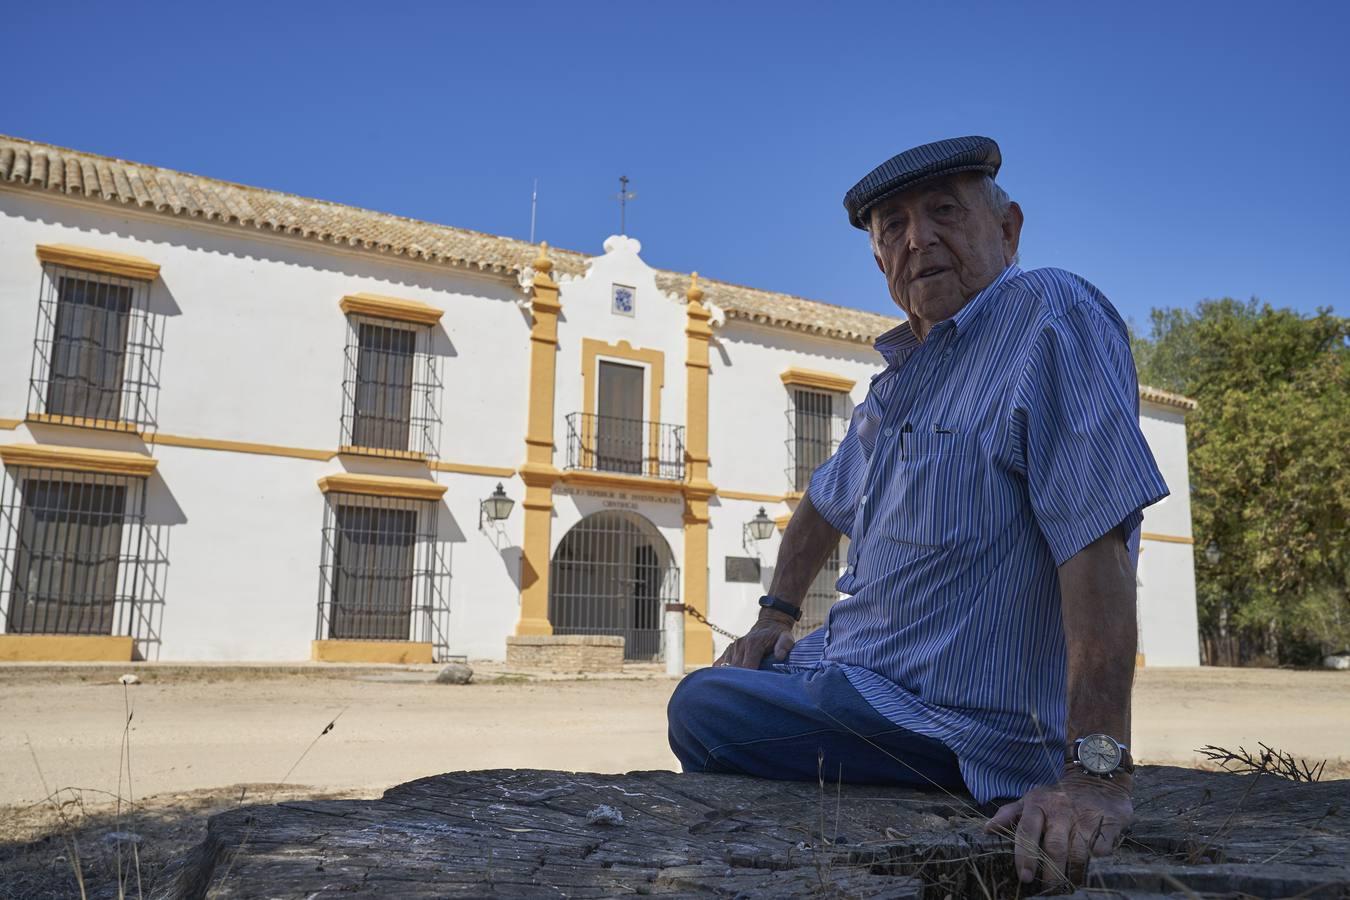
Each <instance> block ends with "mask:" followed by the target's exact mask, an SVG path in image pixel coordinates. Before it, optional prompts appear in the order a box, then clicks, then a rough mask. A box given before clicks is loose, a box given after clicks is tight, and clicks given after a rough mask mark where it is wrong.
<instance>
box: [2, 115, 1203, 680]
mask: <svg viewBox="0 0 1350 900" xmlns="http://www.w3.org/2000/svg"><path fill="white" fill-rule="evenodd" d="M639 251H640V246H639V244H638V242H637V241H636V240H633V239H631V238H627V237H622V236H616V237H611V238H609V240H607V241H605V244H604V253H603V254H602V255H599V256H594V257H588V256H585V255H583V254H580V253H574V252H566V251H558V250H550V251H547V253H545V251H544V250H542V249H541V248H539V247H533V246H530V245H527V244H525V243H523V242H520V241H516V240H512V239H509V238H502V237H494V236H491V235H486V234H479V233H476V232H471V231H466V230H463V229H457V228H450V227H446V226H441V225H434V224H429V223H425V222H417V221H413V220H409V219H403V218H399V217H396V216H391V215H386V214H383V213H376V212H371V211H368V210H362V209H355V208H351V207H345V206H341V205H338V204H333V203H325V202H322V201H317V200H309V199H304V198H300V197H294V196H291V195H287V194H281V193H277V192H273V191H265V190H261V189H257V188H249V187H244V186H240V185H234V184H229V183H225V182H220V181H215V180H212V179H209V178H203V177H199V176H195V175H186V174H182V173H178V172H172V171H168V170H165V169H159V168H154V167H151V166H144V165H139V164H135V163H128V162H123V161H119V160H113V159H108V158H105V157H99V156H94V155H92V154H87V153H82V152H75V151H71V150H66V149H63V148H58V147H53V146H48V145H44V144H37V143H32V142H28V141H23V140H19V139H13V138H0V461H3V466H4V471H3V481H0V632H3V633H0V659H9V660H16V659H18V660H31V659H124V660H125V659H132V658H145V659H160V660H298V659H306V658H314V659H325V660H357V661H379V660H383V661H400V660H401V661H415V660H422V661H430V660H432V659H433V658H445V657H448V656H455V655H463V656H468V657H471V658H501V657H503V655H504V653H505V649H506V642H507V638H508V637H510V636H513V635H522V636H524V635H569V634H614V635H621V636H623V637H624V638H625V642H626V644H625V647H626V653H627V655H628V656H629V658H632V659H654V658H658V657H659V656H660V654H661V652H662V646H663V644H662V637H661V618H662V610H663V605H664V603H665V602H668V601H683V602H684V603H686V604H687V605H689V606H690V607H692V608H693V609H694V610H697V611H699V612H702V613H704V614H706V616H707V617H708V618H709V619H711V621H712V622H714V623H717V624H719V625H721V626H723V627H725V628H727V629H730V630H732V631H737V632H739V631H741V630H743V629H745V628H747V627H748V626H749V624H750V623H751V621H752V620H753V619H754V617H755V613H756V606H755V601H756V599H757V598H758V596H759V595H760V594H761V593H762V592H763V590H764V589H765V587H766V586H767V584H768V579H769V577H770V575H771V569H770V566H771V563H772V560H773V558H774V554H775V553H776V550H777V543H778V530H779V529H781V527H782V525H783V524H784V523H785V522H786V519H787V517H788V515H789V514H790V512H791V510H792V508H793V507H794V505H795V503H796V502H797V500H798V499H799V498H800V496H801V493H800V492H801V491H802V489H803V488H804V487H805V484H806V479H807V478H808V477H809V474H810V471H811V469H812V468H813V466H814V465H815V464H817V463H818V462H819V461H820V460H821V459H823V458H824V457H825V455H827V454H828V453H829V451H830V449H831V447H832V446H833V443H834V442H835V441H837V440H838V438H839V437H840V436H841V435H842V433H843V429H844V427H845V426H846V423H847V421H848V417H849V415H850V414H851V411H852V407H853V404H855V403H857V402H860V401H861V400H862V398H863V396H864V393H865V390H866V387H867V383H868V377H869V376H870V375H872V374H873V373H874V372H876V371H877V370H878V368H879V366H880V358H879V356H878V355H877V354H876V353H875V351H874V350H873V349H872V348H871V341H872V340H873V339H874V338H875V337H876V336H877V335H878V334H880V333H881V332H882V331H884V330H886V329H887V328H890V327H892V326H893V325H895V324H896V323H897V322H898V320H897V319H892V318H889V317H885V316H878V315H873V314H870V313H865V312H860V311H857V310H850V309H845V308H842V307H837V306H831V305H828V304H824V303H818V302H814V301H810V300H805V299H802V298H799V297H793V296H789V295H784V294H776V293H772V292H769V291H761V290H756V289H753V288H747V287H740V286H737V285H732V284H727V283H723V282H718V281H714V280H711V279H697V278H696V277H692V276H689V275H685V274H681V273H675V272H665V271H659V270H656V269H653V268H651V267H650V266H648V265H647V264H646V263H644V262H643V261H642V259H641V257H640V256H639ZM35 323H36V327H35ZM1141 398H1142V400H1143V410H1144V431H1145V434H1146V435H1147V437H1148V440H1149V442H1150V444H1151V445H1152V447H1153V449H1154V452H1155V454H1156V456H1157V457H1158V460H1159V462H1160V464H1161V466H1162V468H1163V473H1164V475H1165V476H1166V477H1167V480H1168V483H1169V484H1170V485H1171V486H1172V490H1173V495H1172V497H1171V498H1169V499H1168V500H1167V501H1166V502H1165V503H1163V504H1161V505H1159V506H1156V507H1153V508H1151V509H1149V510H1148V512H1147V517H1146V519H1145V524H1144V544H1143V547H1144V550H1143V554H1142V557H1141V563H1140V574H1139V578H1140V584H1141V590H1140V621H1141V633H1142V637H1141V643H1142V646H1141V652H1142V653H1143V654H1144V655H1145V656H1146V657H1147V660H1148V662H1149V663H1150V664H1160V665H1193V664H1196V663H1197V662H1198V650H1197V638H1196V616H1195V591H1194V582H1193V573H1192V564H1191V549H1192V548H1191V546H1190V545H1191V531H1190V509H1189V497H1188V490H1187V473H1186V435H1185V413H1186V411H1187V410H1188V409H1189V408H1191V407H1192V406H1193V404H1192V403H1191V402H1190V401H1188V400H1185V399H1184V398H1179V397H1174V396H1171V395H1168V394H1164V393H1162V392H1158V391H1152V390H1149V389H1145V390H1143V391H1142V392H1141ZM499 484H500V485H501V486H502V488H503V491H504V493H505V495H506V497H507V498H510V499H511V500H513V501H515V502H514V509H513V510H511V511H510V512H509V513H508V514H507V515H506V516H505V518H502V519H495V518H493V517H492V515H491V514H490V513H491V512H492V511H493V509H494V508H495V507H496V505H497V504H495V503H492V504H487V505H486V506H485V505H484V502H483V501H484V500H486V499H488V498H490V497H491V496H492V495H493V494H494V491H495V489H496V488H497V486H498V485H499ZM761 509H763V510H764V511H765V516H766V517H767V518H768V519H771V520H774V521H775V522H776V523H777V524H778V526H779V529H771V530H770V531H771V533H770V535H769V536H768V537H767V538H765V539H756V538H755V536H754V531H755V530H756V529H754V528H753V527H748V526H749V523H752V522H753V521H754V520H755V519H756V518H760V521H761V522H763V518H762V517H759V511H760V510H761ZM833 599H834V594H833V588H832V575H831V574H830V573H823V575H822V578H821V579H820V580H819V581H818V582H817V588H816V589H815V590H814V591H813V595H812V597H811V598H810V600H809V607H810V608H809V612H808V616H807V618H808V620H814V621H817V622H818V621H819V620H820V619H821V617H822V616H823V615H824V610H825V609H826V608H827V607H828V605H829V603H830V602H832V601H833ZM686 621H687V623H688V627H687V636H686V645H685V647H686V650H685V658H686V661H687V662H688V663H690V664H700V663H707V662H709V661H711V659H712V658H713V656H714V654H715V653H716V652H719V651H720V649H721V647H722V646H723V645H724V642H725V640H724V638H722V637H720V636H715V635H714V634H713V633H712V632H710V631H709V630H708V628H707V627H706V626H705V625H703V624H702V623H700V622H699V621H697V620H695V619H693V618H692V617H687V619H686Z"/></svg>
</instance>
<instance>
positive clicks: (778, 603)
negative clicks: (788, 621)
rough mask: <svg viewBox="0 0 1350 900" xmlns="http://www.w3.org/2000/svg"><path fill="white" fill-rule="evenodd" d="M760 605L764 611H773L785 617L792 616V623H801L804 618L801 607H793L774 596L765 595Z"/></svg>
mask: <svg viewBox="0 0 1350 900" xmlns="http://www.w3.org/2000/svg"><path fill="white" fill-rule="evenodd" d="M759 605H760V606H761V607H763V608H764V609H771V610H773V611H774V612H780V613H782V614H783V615H785V616H792V621H794V622H799V621H801V618H802V610H801V607H799V606H793V605H792V604H791V603H787V602H785V601H783V600H779V599H778V598H777V597H775V596H773V595H772V594H765V595H764V596H763V597H760V598H759Z"/></svg>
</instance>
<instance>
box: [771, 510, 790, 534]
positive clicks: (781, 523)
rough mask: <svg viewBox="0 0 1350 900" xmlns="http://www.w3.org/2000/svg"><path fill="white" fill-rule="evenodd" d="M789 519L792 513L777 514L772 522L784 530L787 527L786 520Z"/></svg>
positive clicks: (780, 529) (788, 520)
mask: <svg viewBox="0 0 1350 900" xmlns="http://www.w3.org/2000/svg"><path fill="white" fill-rule="evenodd" d="M791 521H792V514H791V513H788V514H787V515H785V516H779V517H778V518H776V519H774V520H773V524H775V525H777V526H778V530H779V531H786V530H787V527H788V522H791Z"/></svg>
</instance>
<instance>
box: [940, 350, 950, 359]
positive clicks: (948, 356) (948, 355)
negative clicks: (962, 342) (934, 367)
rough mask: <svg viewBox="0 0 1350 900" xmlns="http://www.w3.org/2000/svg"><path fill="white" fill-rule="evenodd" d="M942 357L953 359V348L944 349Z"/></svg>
mask: <svg viewBox="0 0 1350 900" xmlns="http://www.w3.org/2000/svg"><path fill="white" fill-rule="evenodd" d="M942 358H943V359H951V358H952V351H951V350H944V351H942Z"/></svg>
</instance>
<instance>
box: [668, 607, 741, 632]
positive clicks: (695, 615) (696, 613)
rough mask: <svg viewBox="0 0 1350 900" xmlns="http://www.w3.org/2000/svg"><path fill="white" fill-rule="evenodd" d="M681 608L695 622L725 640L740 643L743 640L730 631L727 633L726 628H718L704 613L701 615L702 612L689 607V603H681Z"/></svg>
mask: <svg viewBox="0 0 1350 900" xmlns="http://www.w3.org/2000/svg"><path fill="white" fill-rule="evenodd" d="M680 606H682V607H684V611H685V612H686V613H688V614H689V615H690V616H692V617H693V618H694V620H695V621H697V622H702V623H703V624H704V625H707V626H708V627H709V628H711V629H712V630H713V631H715V632H717V633H718V634H720V635H721V636H722V637H724V638H730V639H731V640H733V641H739V640H740V639H741V636H740V635H739V634H732V633H731V632H730V631H727V630H726V629H725V628H721V627H719V626H717V625H714V624H713V623H711V622H709V621H708V619H707V617H706V616H704V615H703V613H701V612H699V611H698V610H696V609H694V608H693V607H692V606H690V605H688V604H687V603H681V604H680Z"/></svg>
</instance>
